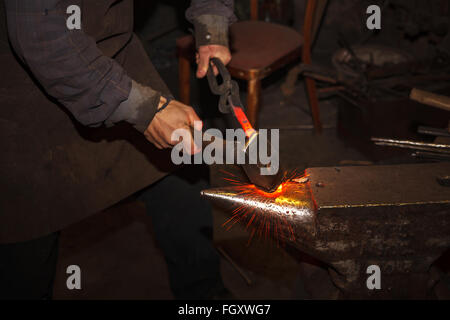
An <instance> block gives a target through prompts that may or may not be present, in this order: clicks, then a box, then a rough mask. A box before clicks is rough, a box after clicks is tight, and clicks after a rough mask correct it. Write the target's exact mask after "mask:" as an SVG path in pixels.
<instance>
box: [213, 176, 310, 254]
mask: <svg viewBox="0 0 450 320" xmlns="http://www.w3.org/2000/svg"><path fill="white" fill-rule="evenodd" d="M221 172H222V173H223V174H225V175H226V176H225V177H224V178H223V179H224V180H225V181H227V182H229V183H230V184H232V185H233V186H236V187H237V190H238V193H237V194H240V195H249V196H254V195H260V196H261V195H262V196H263V197H264V198H266V199H267V201H264V200H263V201H261V206H264V205H269V204H271V203H273V202H275V203H277V204H284V203H286V204H291V205H295V204H297V203H293V202H292V201H294V200H290V199H288V198H286V197H283V193H284V189H286V188H285V186H286V184H287V183H289V182H290V181H293V180H297V181H299V180H300V181H301V179H304V178H305V175H304V173H301V174H299V173H298V172H297V171H296V170H293V171H291V172H288V173H286V175H285V179H284V182H283V183H282V184H281V185H280V186H279V187H278V188H277V189H276V190H275V191H274V192H273V193H268V192H265V191H263V190H261V189H259V188H257V187H256V186H254V185H248V182H247V181H243V180H241V179H240V178H239V177H238V176H236V175H234V174H232V173H230V172H227V171H223V170H221ZM289 201H290V202H289ZM298 204H300V202H299V203H298ZM260 209H261V208H259V207H257V206H256V207H249V206H247V205H245V204H236V207H235V208H234V209H233V211H232V213H231V217H230V218H229V219H228V220H227V221H226V222H225V223H223V225H222V226H223V227H224V228H225V229H226V230H227V231H229V230H230V229H231V228H232V227H233V226H234V225H235V224H236V223H239V222H242V221H243V220H246V221H247V223H246V224H245V229H246V230H248V231H250V236H249V239H248V242H247V246H249V245H250V244H251V241H252V240H253V238H254V237H255V235H256V236H257V237H258V238H259V239H262V238H263V237H264V240H267V239H268V238H269V237H271V238H273V240H275V242H276V244H277V246H278V247H279V245H280V244H281V245H283V246H284V243H285V241H284V240H286V239H288V240H289V241H295V235H294V230H293V229H292V226H291V224H290V223H289V221H288V219H287V214H283V215H280V214H270V213H268V214H264V212H263V211H262V210H260ZM286 233H287V234H286Z"/></svg>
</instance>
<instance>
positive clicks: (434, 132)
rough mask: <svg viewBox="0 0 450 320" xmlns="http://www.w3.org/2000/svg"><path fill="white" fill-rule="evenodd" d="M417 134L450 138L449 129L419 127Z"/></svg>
mask: <svg viewBox="0 0 450 320" xmlns="http://www.w3.org/2000/svg"><path fill="white" fill-rule="evenodd" d="M417 132H419V133H421V134H426V135H430V136H436V137H450V132H449V131H448V129H439V128H432V127H425V126H419V128H418V129H417Z"/></svg>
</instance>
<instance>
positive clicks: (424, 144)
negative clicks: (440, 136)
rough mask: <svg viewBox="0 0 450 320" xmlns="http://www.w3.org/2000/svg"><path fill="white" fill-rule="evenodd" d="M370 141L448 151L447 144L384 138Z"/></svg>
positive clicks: (449, 146)
mask: <svg viewBox="0 0 450 320" xmlns="http://www.w3.org/2000/svg"><path fill="white" fill-rule="evenodd" d="M371 140H372V141H373V142H375V143H389V144H396V145H405V146H412V147H428V148H437V149H443V150H446V149H449V151H450V145H448V144H437V143H427V142H421V141H412V140H395V139H384V138H371Z"/></svg>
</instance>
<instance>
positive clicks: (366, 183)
mask: <svg viewBox="0 0 450 320" xmlns="http://www.w3.org/2000/svg"><path fill="white" fill-rule="evenodd" d="M449 176H450V164H449V163H434V164H414V165H394V166H362V167H341V168H311V169H306V171H305V176H303V178H301V179H291V180H289V181H286V182H285V183H283V184H282V186H281V187H280V188H279V189H278V190H277V191H276V192H274V193H272V194H267V193H264V192H262V191H260V190H258V189H256V188H255V187H254V186H250V185H249V186H245V185H243V186H233V187H225V188H218V189H210V190H205V191H203V192H202V195H203V196H204V197H206V198H208V199H211V200H212V201H213V202H214V203H216V204H217V205H219V206H221V207H223V208H225V209H228V210H229V211H230V212H232V213H233V216H232V217H231V219H230V223H231V224H232V223H234V222H236V221H239V222H240V223H244V224H247V225H252V226H254V227H255V228H256V230H259V231H257V232H260V233H264V234H267V235H270V236H271V237H272V238H274V239H276V240H277V241H283V243H285V244H286V245H288V246H290V247H294V248H296V249H298V250H300V251H302V252H305V253H307V254H309V255H311V256H313V257H315V258H316V259H318V260H320V261H322V262H324V263H326V264H327V265H328V266H329V273H330V276H331V279H332V281H333V283H334V284H335V285H336V286H337V287H338V288H339V289H340V291H341V293H342V297H345V298H424V297H429V296H430V294H431V292H432V289H433V286H434V285H435V284H436V282H437V281H438V280H439V279H438V277H436V275H435V274H430V272H429V271H430V267H431V265H432V264H433V262H435V261H436V260H437V259H438V258H439V257H440V256H441V255H442V254H443V252H444V251H446V249H447V248H449V247H450V187H448V186H447V185H448V184H446V183H442V181H447V180H448V179H449ZM373 265H375V266H378V267H379V268H380V271H381V279H382V280H381V281H382V287H381V290H370V289H369V288H368V286H367V279H368V277H369V276H370V275H369V274H367V270H368V268H369V267H370V266H373Z"/></svg>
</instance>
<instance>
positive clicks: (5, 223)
mask: <svg viewBox="0 0 450 320" xmlns="http://www.w3.org/2000/svg"><path fill="white" fill-rule="evenodd" d="M69 4H78V5H80V6H81V8H82V23H83V30H84V31H85V32H86V33H87V34H88V35H90V36H92V37H94V38H95V39H96V41H97V43H98V46H99V48H100V49H101V50H102V51H103V52H104V54H105V55H107V56H109V57H113V58H114V59H116V60H117V61H118V62H119V63H120V64H121V65H122V66H123V67H124V68H125V70H126V71H127V73H128V74H129V75H130V77H131V78H133V79H134V80H136V81H138V82H141V83H143V84H146V85H149V86H151V87H153V88H154V89H156V90H160V91H162V92H164V93H166V94H168V93H169V92H168V89H167V87H166V86H165V84H164V83H163V82H162V80H161V79H160V77H159V75H158V74H157V72H156V70H155V68H154V67H153V65H152V64H151V62H150V61H149V58H148V56H147V54H146V52H145V50H144V49H143V47H142V44H141V43H140V41H139V40H138V38H137V37H136V35H134V34H133V32H132V29H133V1H132V0H123V1H116V0H95V1H92V0H91V1H73V0H71V1H68V5H69ZM0 7H1V8H2V10H1V11H4V9H3V1H0ZM1 14H2V16H3V14H4V12H1ZM4 21H5V19H4V18H3V17H1V21H0V23H1V24H3V23H4ZM0 41H1V42H0V154H1V156H0V243H7V242H18V241H25V240H30V239H33V238H36V237H39V236H43V235H45V234H49V233H51V232H54V231H57V230H60V229H62V228H64V227H65V226H68V225H69V224H71V223H74V222H76V221H78V220H80V219H83V218H85V217H87V216H88V215H90V214H92V213H95V212H98V211H100V210H103V209H105V208H107V207H109V206H111V205H113V204H115V203H117V202H118V201H120V200H122V199H124V198H126V197H127V196H129V195H131V194H133V193H135V192H136V191H138V190H140V189H142V188H144V187H146V186H148V185H150V184H151V183H153V182H155V181H157V180H158V179H160V178H162V177H163V176H164V175H166V174H167V173H168V172H170V171H172V170H173V169H174V167H173V165H172V164H171V160H170V151H167V150H166V151H159V150H157V149H156V148H154V147H153V145H151V144H150V143H148V142H147V141H146V140H145V138H144V137H143V135H142V134H140V133H139V132H137V131H135V130H134V129H133V128H132V127H131V126H129V125H127V124H125V123H124V124H119V125H118V126H116V127H114V128H111V129H105V128H101V129H90V128H85V127H82V126H81V125H79V124H78V123H77V122H76V121H74V120H73V118H72V117H71V115H70V114H69V113H68V112H67V111H66V110H65V109H64V108H63V107H61V106H60V105H58V104H56V103H55V102H54V101H52V100H51V98H49V97H48V96H46V94H45V93H44V92H43V91H42V90H41V89H40V88H39V85H38V84H37V83H36V82H34V80H33V79H32V77H31V76H30V74H28V73H27V71H26V70H25V69H24V68H23V67H22V66H21V65H20V64H19V62H18V61H17V59H16V58H15V57H14V55H13V53H12V52H11V50H10V48H9V46H8V43H7V38H6V32H5V26H4V25H2V26H1V27H0Z"/></svg>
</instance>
